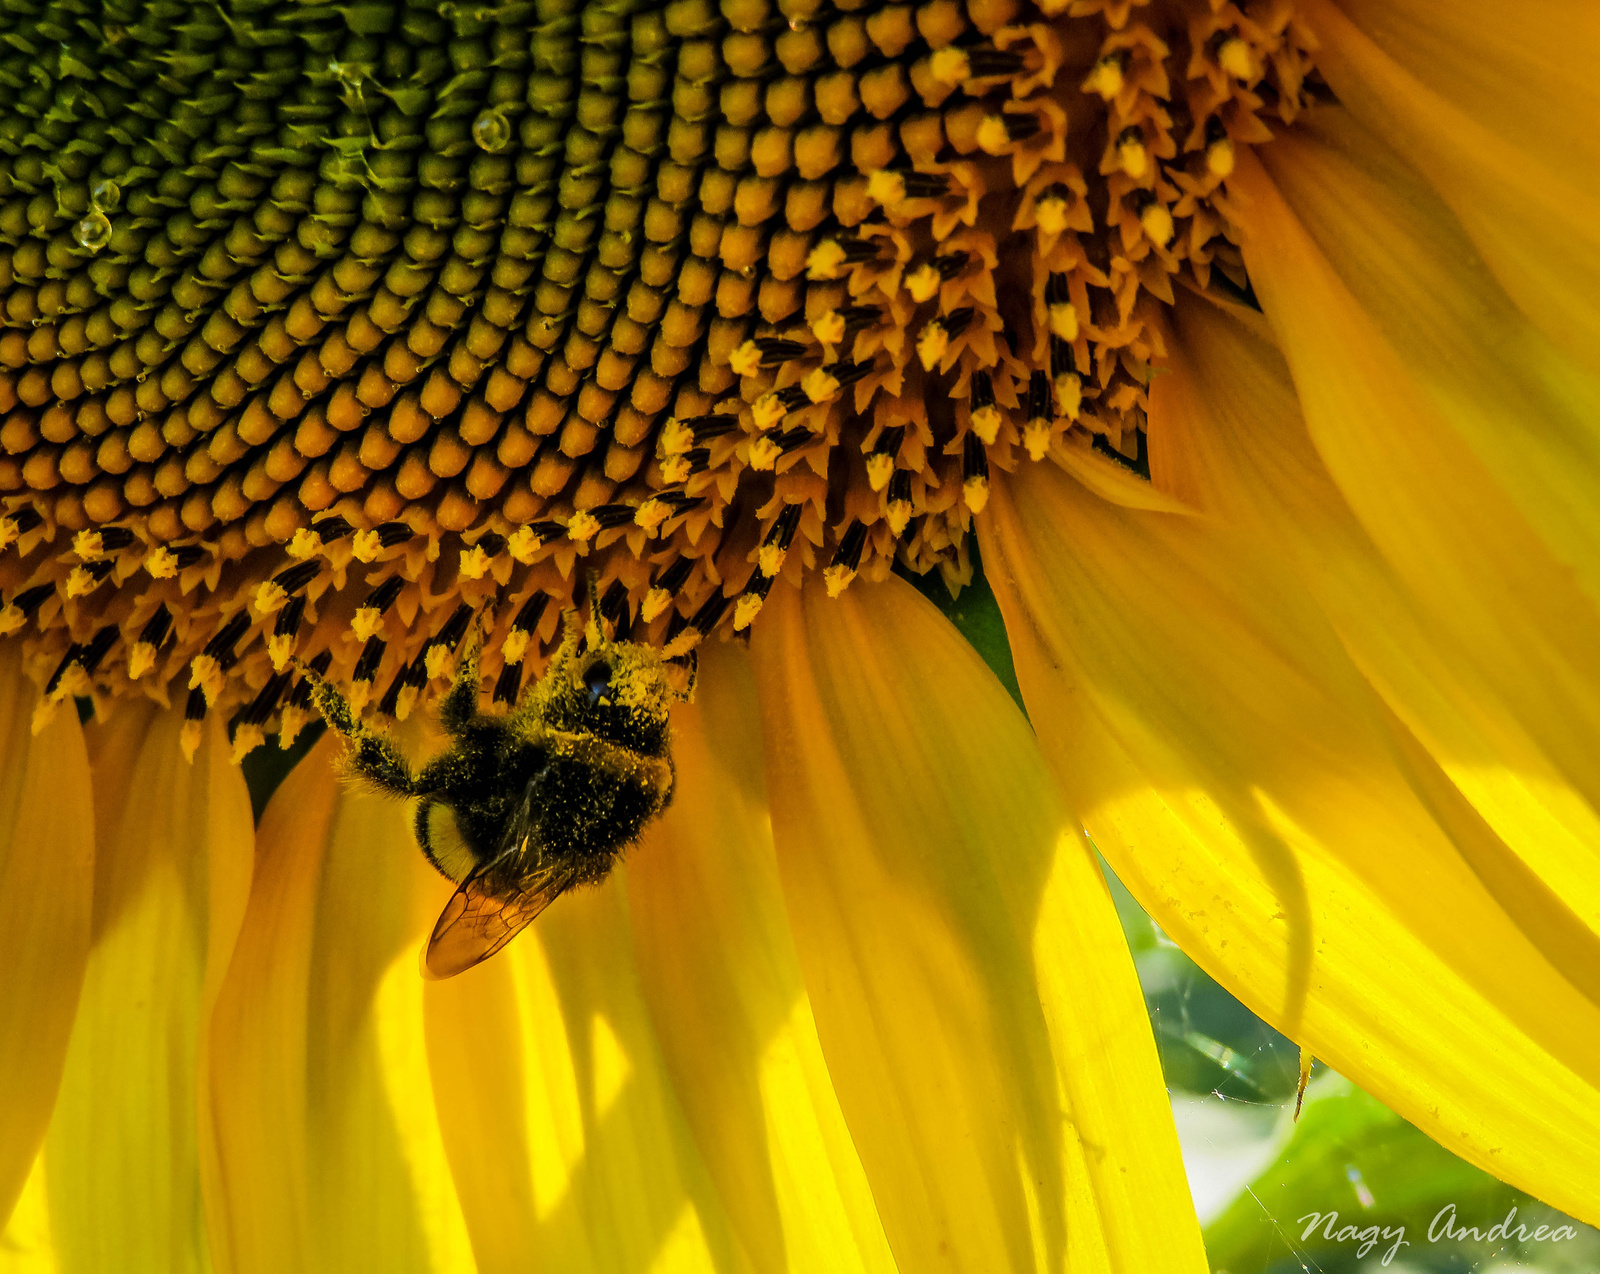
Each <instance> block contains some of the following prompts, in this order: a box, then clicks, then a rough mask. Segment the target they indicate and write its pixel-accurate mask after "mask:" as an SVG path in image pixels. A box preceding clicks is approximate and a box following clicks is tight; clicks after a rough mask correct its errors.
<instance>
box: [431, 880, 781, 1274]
mask: <svg viewBox="0 0 1600 1274" xmlns="http://www.w3.org/2000/svg"><path fill="white" fill-rule="evenodd" d="M625 870H626V869H625V868H621V867H619V868H617V869H615V870H614V871H613V872H612V874H611V876H610V878H609V879H607V881H606V882H605V883H604V884H603V885H599V886H597V887H595V888H592V889H585V890H580V891H578V892H576V893H573V894H569V895H566V896H564V897H562V898H560V899H558V900H557V901H556V902H555V903H554V904H553V905H552V906H551V907H550V909H549V910H548V911H546V912H545V913H544V915H542V916H541V917H540V918H539V920H538V921H537V922H536V923H535V924H533V925H531V926H530V927H529V928H528V929H527V930H525V931H524V932H523V933H522V934H521V935H520V936H519V937H518V938H517V939H516V940H515V941H514V942H512V943H511V945H510V946H508V947H507V948H506V949H505V950H504V951H503V952H501V953H500V954H499V955H497V956H495V957H494V958H493V959H492V960H488V961H486V962H485V963H483V964H482V965H479V966H478V967H477V968H475V969H471V970H469V971H468V972H466V973H463V974H461V975H460V976H459V977H455V978H451V979H449V980H448V981H444V982H430V983H429V984H428V985H427V988H426V995H427V1031H428V1057H429V1061H430V1063H431V1065H432V1072H433V1080H434V1088H435V1092H436V1094H437V1101H438V1106H439V1117H440V1124H441V1127H442V1130H443V1133H444V1139H445V1144H446V1146H447V1147H448V1149H449V1155H450V1166H451V1169H452V1170H453V1172H454V1175H455V1181H456V1185H457V1189H458V1190H459V1192H460V1197H461V1201H462V1206H463V1208H464V1210H465V1212H466V1220H467V1226H468V1229H469V1230H470V1232H471V1234H472V1246H473V1251H474V1253H475V1255H476V1257H477V1261H478V1268H479V1270H480V1271H482V1272H483V1274H499V1272H500V1271H506V1272H507V1274H510V1272H511V1271H521V1270H525V1269H527V1268H528V1262H529V1255H528V1254H529V1253H538V1259H539V1261H540V1262H541V1264H542V1266H543V1267H544V1268H548V1269H552V1270H583V1271H585V1272H586V1274H588V1272H589V1271H594V1272H595V1274H610V1272H613V1271H614V1272H615V1274H624V1272H628V1274H631V1272H633V1271H638V1270H650V1271H662V1272H666V1271H685V1272H687V1271H702V1270H705V1269H708V1268H717V1269H728V1270H744V1269H749V1268H751V1267H750V1266H749V1264H748V1262H747V1261H746V1260H745V1258H744V1254H743V1252H742V1250H741V1249H740V1248H739V1247H738V1245H737V1242H736V1240H735V1239H734V1238H733V1236H732V1234H731V1233H730V1230H729V1227H728V1224H727V1220H726V1218H725V1217H724V1215H723V1212H722V1209H721V1205H720V1202H719V1201H718V1199H717V1197H716V1193H715V1191H714V1189H713V1187H712V1184H711V1181H710V1179H709V1177H708V1175H707V1173H706V1170H705V1167H704V1165H703V1164H702V1163H701V1161H700V1158H699V1154H698V1151H697V1150H696V1147H695V1145H694V1139H693V1137H692V1135H691V1133H690V1131H689V1128H688V1125H687V1124H686V1122H685V1120H684V1117H683V1113H682V1111H681V1110H680V1109H679V1107H678V1105H677V1102H676V1100H675V1098H674V1094H673V1091H672V1087H671V1081H670V1079H669V1078H668V1076H667V1075H666V1073H665V1069H664V1066H663V1063H662V1059H661V1053H660V1049H659V1047H658V1045H657V1044H656V1040H655V1036H654V1030H653V1027H652V1024H651V1021H650V1014H649V1010H648V1008H647V1006H646V1005H645V1002H644V999H643V996H642V995H641V993H640V989H639V980H638V974H637V970H636V968H635V963H634V954H633V950H632V939H631V935H630V933H629V925H628V906H627V887H626V885H625V883H624V881H623V875H624V872H625Z"/></svg>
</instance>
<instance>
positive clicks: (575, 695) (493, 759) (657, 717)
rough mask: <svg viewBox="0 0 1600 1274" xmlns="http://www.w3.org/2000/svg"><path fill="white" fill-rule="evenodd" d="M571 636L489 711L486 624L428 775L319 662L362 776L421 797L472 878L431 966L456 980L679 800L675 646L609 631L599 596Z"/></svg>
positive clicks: (424, 837) (435, 830) (316, 685)
mask: <svg viewBox="0 0 1600 1274" xmlns="http://www.w3.org/2000/svg"><path fill="white" fill-rule="evenodd" d="M592 598H593V589H592V587H591V607H590V613H591V615H592V616H593V618H591V619H590V621H589V623H588V625H587V626H586V627H585V626H580V625H579V623H578V621H577V617H576V614H575V613H573V612H569V613H568V615H567V616H566V621H567V632H566V635H565V638H564V639H563V641H562V643H561V645H560V647H559V648H558V649H557V650H556V652H555V655H554V656H553V658H552V659H551V661H550V667H549V669H548V670H547V671H546V672H545V674H544V676H543V677H541V678H540V679H539V681H538V682H537V683H536V684H535V685H533V686H532V687H530V688H529V689H528V690H527V691H526V692H525V693H524V694H523V696H522V699H521V701H520V702H519V703H518V704H517V706H516V707H515V709H514V710H513V711H512V712H511V713H510V714H509V715H506V716H491V715H487V714H484V713H480V712H479V711H478V690H479V675H478V654H479V640H478V637H477V634H476V632H475V633H474V635H473V636H472V637H471V638H469V639H468V644H467V646H466V648H465V649H464V651H463V653H462V656H461V660H460V663H459V666H458V667H457V669H456V675H455V680H454V682H453V684H452V685H451V687H450V690H449V691H448V692H447V693H446V694H445V696H444V698H443V699H442V700H441V701H440V705H439V720H440V724H441V725H442V726H443V727H444V729H445V730H446V731H447V732H448V734H449V736H450V739H451V746H450V748H449V749H448V750H447V751H445V752H444V753H442V754H441V755H439V756H437V757H435V758H434V759H433V760H431V761H429V762H427V764H425V765H423V766H422V767H421V769H420V770H418V771H417V772H416V773H413V772H412V770H411V767H410V766H409V765H408V764H407V763H406V760H405V758H404V757H403V756H401V755H400V752H399V750H398V749H397V748H396V747H395V746H394V744H393V743H392V742H391V741H390V740H389V738H388V737H387V736H385V735H383V734H381V733H379V732H378V731H376V730H374V729H373V728H372V727H370V726H368V725H367V724H366V723H365V722H363V721H362V720H361V719H360V718H359V717H358V716H357V715H356V714H355V712H354V711H352V709H351V707H350V704H349V702H348V701H347V700H346V699H345V697H344V696H343V695H342V694H341V693H340V692H339V690H338V688H337V687H335V686H334V685H333V683H332V682H330V681H328V680H327V679H325V678H323V677H321V676H318V675H317V674H316V673H315V671H314V670H311V669H306V670H305V675H306V676H307V677H309V678H310V679H311V681H312V687H313V690H312V694H313V699H314V701H315V703H316V705H317V708H318V709H319V710H320V711H321V713H322V715H323V717H324V718H325V719H326V720H327V722H328V724H329V725H330V726H332V727H333V729H335V730H336V731H338V732H339V733H340V734H341V735H343V736H344V737H345V738H346V739H347V740H348V741H349V743H348V746H347V749H346V753H345V764H346V766H347V768H348V770H349V772H350V773H351V774H352V775H353V776H355V777H357V778H359V779H361V780H364V781H365V782H366V783H367V784H368V785H369V786H371V787H373V788H376V789H377V790H378V791H380V792H384V793H387V794H389V795H392V796H397V797H415V798H418V801H419V803H418V805H417V809H416V820H415V830H416V837H417V843H418V844H419V845H420V846H421V848H422V852H423V853H424V854H425V855H427V857H428V861H429V862H431V863H432V864H433V865H434V866H435V867H437V868H438V869H439V871H440V872H441V873H443V874H444V875H445V876H446V877H448V878H449V879H450V880H452V881H454V882H456V884H457V885H458V886H459V888H457V890H456V892H455V895H454V896H453V897H452V898H451V899H450V901H449V903H447V904H446V906H445V909H444V911H443V912H442V913H441V914H440V916H439V921H438V923H437V924H436V925H434V928H433V935H432V937H431V938H429V940H428V946H427V950H426V952H425V954H424V957H423V972H424V974H425V975H426V976H428V977H431V978H448V977H453V976H454V975H456V974H457V973H461V972H462V971H464V970H466V969H470V968H471V967H472V966H473V965H475V964H478V963H479V962H480V961H482V960H486V959H488V958H489V957H490V956H492V955H493V954H494V953H495V952H496V951H498V950H500V948H501V947H503V946H505V945H506V943H508V942H510V941H511V939H512V938H514V937H516V935H517V934H518V933H520V932H521V931H522V930H523V929H524V928H525V927H527V925H528V924H529V923H530V922H531V921H532V920H533V919H534V917H536V916H537V915H538V914H539V913H540V912H541V911H543V910H544V909H545V908H546V907H548V906H549V905H550V904H551V903H552V902H554V901H555V900H556V899H557V898H558V897H560V896H561V894H563V893H565V892H566V891H567V890H569V889H573V888H576V887H577V886H579V885H588V884H595V883H598V882H599V881H601V880H604V879H605V877H606V875H607V874H608V873H609V872H610V871H611V868H612V865H613V864H614V863H615V862H616V860H617V858H618V857H619V856H620V855H621V853H622V852H623V850H624V849H626V848H627V847H628V846H629V845H630V844H632V843H633V842H634V841H636V840H637V839H638V838H639V835H640V833H641V832H643V830H644V828H645V826H646V825H647V824H648V823H649V822H650V821H651V820H652V819H653V818H655V817H656V815H658V814H660V813H661V812H662V811H663V810H664V809H666V807H667V803H668V802H669V801H670V800H671V799H672V785H673V769H672V755H671V748H670V730H669V726H668V720H667V717H668V712H669V710H670V708H671V706H672V703H673V702H674V701H675V700H680V699H684V698H687V697H688V695H689V694H690V693H691V692H692V687H691V688H689V689H686V690H684V691H683V692H681V693H680V692H678V691H675V690H674V689H673V688H672V686H671V684H670V683H669V681H668V675H667V664H666V662H665V661H664V660H663V658H662V657H661V654H660V652H659V651H657V650H656V649H654V648H653V647H650V646H643V645H639V644H637V643H635V642H631V641H618V640H612V639H609V638H608V637H607V636H606V635H605V631H604V627H603V621H602V620H601V618H600V617H599V609H598V607H596V606H594V605H593V604H592Z"/></svg>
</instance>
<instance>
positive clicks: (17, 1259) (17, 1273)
mask: <svg viewBox="0 0 1600 1274" xmlns="http://www.w3.org/2000/svg"><path fill="white" fill-rule="evenodd" d="M45 1189H46V1186H45V1165H44V1153H43V1152H42V1151H41V1152H40V1153H39V1155H38V1156H37V1157H36V1158H35V1159H34V1161H33V1169H32V1171H30V1172H29V1173H28V1179H27V1180H26V1181H25V1182H24V1183H23V1186H22V1192H21V1194H19V1195H18V1196H17V1201H16V1205H15V1206H14V1207H13V1208H12V1210H11V1219H10V1220H9V1221H7V1222H6V1224H5V1227H4V1228H3V1229H0V1274H61V1262H60V1260H59V1259H58V1257H57V1255H56V1246H55V1240H54V1239H53V1237H52V1236H51V1234H50V1203H49V1200H48V1199H47V1198H46V1197H45Z"/></svg>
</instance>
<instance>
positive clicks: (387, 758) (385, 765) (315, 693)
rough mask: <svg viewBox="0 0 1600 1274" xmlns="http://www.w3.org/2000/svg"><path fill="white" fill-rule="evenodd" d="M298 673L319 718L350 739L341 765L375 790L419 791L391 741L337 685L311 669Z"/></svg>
mask: <svg viewBox="0 0 1600 1274" xmlns="http://www.w3.org/2000/svg"><path fill="white" fill-rule="evenodd" d="M300 671H301V675H302V676H304V677H305V678H306V679H307V680H308V681H309V682H310V683H311V702H312V703H314V704H316V706H317V711H318V712H320V713H322V719H323V720H324V721H326V722H327V723H328V724H329V725H330V726H331V727H332V728H333V729H334V730H336V731H338V733H340V734H341V735H343V736H344V737H345V738H346V739H348V740H349V741H350V746H349V747H348V748H347V749H346V750H345V764H346V765H347V766H349V768H350V771H351V773H353V774H356V775H359V776H360V777H361V778H363V779H365V780H366V781H367V782H368V783H370V784H371V785H372V786H373V787H375V788H377V789H378V790H379V791H382V792H387V793H388V794H389V795H391V796H417V795H420V794H421V793H420V791H419V789H418V787H417V783H416V780H415V779H414V778H413V777H412V775H411V767H410V766H409V765H407V764H406V759H405V757H403V756H401V755H400V752H399V749H397V748H396V747H395V746H394V744H393V743H391V742H390V741H389V739H388V738H386V737H385V736H384V735H381V734H379V733H378V732H377V731H376V730H374V729H373V728H372V727H371V726H369V725H368V724H367V723H366V722H365V721H363V720H362V719H361V718H360V717H358V716H356V714H355V710H354V709H353V708H351V706H350V701H349V700H348V699H346V698H345V697H344V696H343V695H342V694H340V693H339V688H338V687H337V686H335V685H334V684H333V682H331V681H329V680H328V679H327V678H326V677H324V676H322V675H320V674H319V673H318V672H317V671H316V670H315V669H313V668H308V667H302V668H301V670H300Z"/></svg>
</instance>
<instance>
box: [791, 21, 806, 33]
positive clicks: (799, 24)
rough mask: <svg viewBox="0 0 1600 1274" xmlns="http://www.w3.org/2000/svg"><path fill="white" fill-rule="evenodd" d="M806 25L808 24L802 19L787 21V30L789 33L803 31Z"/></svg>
mask: <svg viewBox="0 0 1600 1274" xmlns="http://www.w3.org/2000/svg"><path fill="white" fill-rule="evenodd" d="M807 25H808V24H807V22H806V20H805V19H804V18H790V19H789V30H791V31H804V30H805V29H806V26H807Z"/></svg>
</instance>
